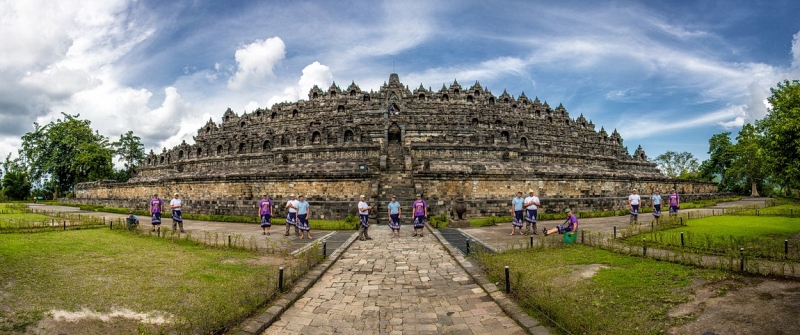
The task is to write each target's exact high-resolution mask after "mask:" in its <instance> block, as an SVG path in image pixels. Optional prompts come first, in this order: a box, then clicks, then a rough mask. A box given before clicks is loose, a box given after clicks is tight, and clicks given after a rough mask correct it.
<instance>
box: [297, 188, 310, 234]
mask: <svg viewBox="0 0 800 335" xmlns="http://www.w3.org/2000/svg"><path fill="white" fill-rule="evenodd" d="M298 200H299V201H298V202H297V225H296V226H295V228H297V229H300V239H301V240H302V239H303V238H305V237H306V235H307V236H308V239H309V240H310V239H311V224H310V223H309V222H308V217H309V216H311V208H310V207H311V205H310V204H309V203H308V201H306V196H304V195H302V194H301V195H300V196H299V197H298Z"/></svg>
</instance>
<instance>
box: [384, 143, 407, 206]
mask: <svg viewBox="0 0 800 335" xmlns="http://www.w3.org/2000/svg"><path fill="white" fill-rule="evenodd" d="M386 169H387V170H388V171H392V172H400V171H405V169H406V161H405V152H404V151H403V147H402V146H400V143H390V144H389V148H388V154H387V157H386ZM398 196H399V195H398ZM398 201H399V200H398Z"/></svg>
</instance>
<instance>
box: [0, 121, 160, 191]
mask: <svg viewBox="0 0 800 335" xmlns="http://www.w3.org/2000/svg"><path fill="white" fill-rule="evenodd" d="M62 116H63V118H59V119H57V120H55V121H51V122H50V123H48V124H46V125H44V126H42V125H40V124H39V123H36V122H34V124H33V128H34V129H33V131H31V132H28V133H26V134H25V135H23V136H22V148H21V149H19V150H18V155H17V157H16V158H14V159H12V158H11V154H8V156H6V158H5V161H3V162H2V168H3V169H2V174H3V176H2V179H0V181H1V182H0V186H2V192H3V195H4V196H5V197H7V198H10V199H18V200H20V199H28V198H30V197H31V196H34V197H38V196H41V197H43V198H46V199H53V198H58V197H63V196H70V195H71V194H72V192H73V190H74V186H75V184H77V183H81V182H87V181H96V180H108V179H110V180H117V181H127V180H128V179H129V178H130V177H131V176H132V175H133V174H134V171H135V170H136V167H138V166H139V165H140V164H141V163H142V161H143V160H144V157H145V154H144V145H143V144H142V140H141V138H139V136H136V135H134V133H133V131H128V132H127V133H125V134H121V135H120V137H119V140H118V141H114V142H110V141H109V138H107V137H105V136H103V135H100V133H99V132H97V131H96V130H93V129H92V128H91V121H89V120H82V119H80V115H79V114H77V115H70V114H65V113H62ZM114 157H117V158H118V159H119V161H121V162H122V163H123V166H124V167H123V168H122V169H114V164H113V158H114Z"/></svg>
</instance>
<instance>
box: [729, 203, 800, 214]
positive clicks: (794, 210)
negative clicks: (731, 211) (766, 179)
mask: <svg viewBox="0 0 800 335" xmlns="http://www.w3.org/2000/svg"><path fill="white" fill-rule="evenodd" d="M736 215H765V216H789V217H800V204H783V205H778V206H772V207H765V208H760V209H758V210H756V209H749V210H744V211H741V212H738V213H736Z"/></svg>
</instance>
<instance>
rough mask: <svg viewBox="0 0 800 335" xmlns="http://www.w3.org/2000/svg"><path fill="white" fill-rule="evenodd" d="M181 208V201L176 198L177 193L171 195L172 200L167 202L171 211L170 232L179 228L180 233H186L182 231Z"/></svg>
mask: <svg viewBox="0 0 800 335" xmlns="http://www.w3.org/2000/svg"><path fill="white" fill-rule="evenodd" d="M182 207H183V201H181V198H178V193H175V194H173V198H172V200H170V201H169V208H170V209H172V230H173V231H174V230H177V228H178V226H180V228H181V233H185V232H186V231H185V230H183V215H181V208H182Z"/></svg>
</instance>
